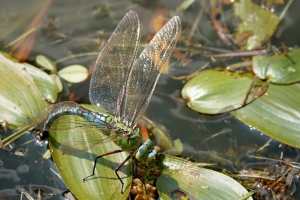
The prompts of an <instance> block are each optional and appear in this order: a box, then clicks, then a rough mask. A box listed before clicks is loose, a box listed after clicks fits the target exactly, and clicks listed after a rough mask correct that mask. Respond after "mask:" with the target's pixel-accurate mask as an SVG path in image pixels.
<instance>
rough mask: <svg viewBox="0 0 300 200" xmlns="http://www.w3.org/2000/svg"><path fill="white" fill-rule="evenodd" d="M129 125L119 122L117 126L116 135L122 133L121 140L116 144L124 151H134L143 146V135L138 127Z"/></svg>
mask: <svg viewBox="0 0 300 200" xmlns="http://www.w3.org/2000/svg"><path fill="white" fill-rule="evenodd" d="M127 124H128V123H127ZM127 124H125V123H120V122H119V123H117V124H116V125H115V128H116V130H115V131H116V133H117V134H118V133H122V134H121V137H120V139H119V140H116V141H115V143H116V144H117V145H119V146H120V147H122V149H123V150H124V151H134V150H135V149H137V148H138V147H139V146H140V145H141V142H142V134H141V132H140V129H139V128H138V127H137V126H128V125H127Z"/></svg>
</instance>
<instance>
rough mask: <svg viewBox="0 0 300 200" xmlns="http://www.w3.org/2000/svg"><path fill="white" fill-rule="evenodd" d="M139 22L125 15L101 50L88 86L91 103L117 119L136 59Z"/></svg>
mask: <svg viewBox="0 0 300 200" xmlns="http://www.w3.org/2000/svg"><path fill="white" fill-rule="evenodd" d="M139 38H140V22H139V19H138V16H137V14H136V12H134V11H130V12H128V13H127V14H126V15H125V16H124V18H123V19H122V20H121V22H120V23H119V25H118V26H117V28H116V29H115V31H114V32H113V34H112V36H111V37H110V39H109V40H108V42H107V44H106V45H105V46H104V47H103V49H102V50H101V52H100V54H99V56H98V58H97V61H96V65H95V68H94V71H93V74H92V78H91V82H90V101H91V103H92V104H93V105H96V106H101V107H103V108H105V109H106V110H107V111H108V112H109V113H112V114H115V115H117V116H118V115H119V114H118V113H117V111H119V106H118V105H120V102H122V100H123V96H124V88H125V83H126V80H127V77H128V74H129V71H130V68H131V67H132V63H133V61H134V59H135V57H136V52H137V47H138V44H139Z"/></svg>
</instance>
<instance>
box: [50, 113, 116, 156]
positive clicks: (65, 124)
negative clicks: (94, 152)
mask: <svg viewBox="0 0 300 200" xmlns="http://www.w3.org/2000/svg"><path fill="white" fill-rule="evenodd" d="M103 126H104V128H99V127H97V126H95V125H94V124H93V123H91V122H89V121H88V120H86V119H84V118H82V117H79V116H76V115H63V116H61V117H59V118H57V119H56V120H55V121H54V122H53V124H52V125H51V127H50V130H49V131H50V133H51V137H52V138H55V139H56V138H61V136H63V135H65V136H67V137H66V139H64V140H62V141H58V143H57V145H58V148H59V150H60V151H61V152H63V153H66V154H74V153H82V152H86V151H88V150H90V149H92V148H93V147H94V146H96V145H99V144H103V143H105V142H108V141H114V140H116V139H117V137H118V135H116V134H112V132H111V130H112V126H111V125H110V124H107V123H105V122H103ZM56 134H59V135H56Z"/></svg>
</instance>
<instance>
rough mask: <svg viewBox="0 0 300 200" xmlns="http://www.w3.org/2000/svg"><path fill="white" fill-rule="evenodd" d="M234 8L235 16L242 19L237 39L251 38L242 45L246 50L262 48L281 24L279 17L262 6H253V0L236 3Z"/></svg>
mask: <svg viewBox="0 0 300 200" xmlns="http://www.w3.org/2000/svg"><path fill="white" fill-rule="evenodd" d="M233 8H234V13H235V15H236V16H238V17H239V18H240V19H241V23H240V24H239V25H238V27H237V34H236V37H237V38H239V37H245V36H243V35H248V36H249V37H247V38H245V40H246V41H244V42H243V44H242V45H241V46H242V47H241V48H242V49H244V50H251V49H255V48H257V47H260V46H262V45H263V43H265V42H266V41H267V40H268V39H269V38H270V37H271V36H272V35H273V33H274V31H275V30H276V27H277V25H278V23H279V17H277V16H276V15H274V14H273V13H272V12H271V11H268V10H264V9H263V8H262V7H261V6H260V5H257V4H253V3H252V1H251V0H243V1H239V2H236V3H234V6H233ZM249 33H250V34H249Z"/></svg>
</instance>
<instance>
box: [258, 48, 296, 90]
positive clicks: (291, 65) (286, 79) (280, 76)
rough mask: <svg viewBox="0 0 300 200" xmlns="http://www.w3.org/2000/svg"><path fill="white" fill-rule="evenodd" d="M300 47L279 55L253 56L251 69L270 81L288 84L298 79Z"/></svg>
mask: <svg viewBox="0 0 300 200" xmlns="http://www.w3.org/2000/svg"><path fill="white" fill-rule="evenodd" d="M299 57H300V49H297V50H294V51H291V52H289V53H287V54H283V55H280V56H273V57H268V56H254V57H253V59H252V63H253V71H254V73H255V74H256V75H257V76H258V77H259V78H261V79H267V80H268V81H270V82H272V83H277V84H289V83H294V82H297V81H300V59H299Z"/></svg>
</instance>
